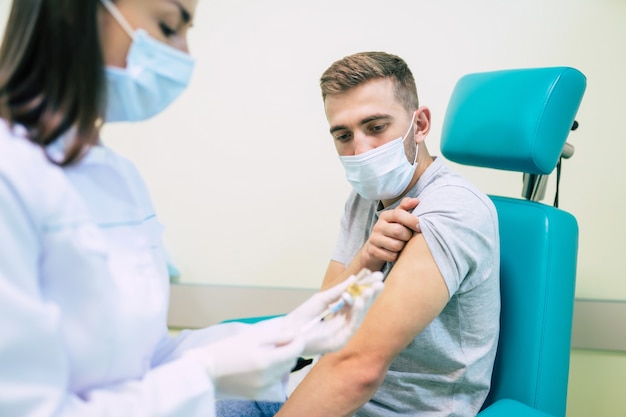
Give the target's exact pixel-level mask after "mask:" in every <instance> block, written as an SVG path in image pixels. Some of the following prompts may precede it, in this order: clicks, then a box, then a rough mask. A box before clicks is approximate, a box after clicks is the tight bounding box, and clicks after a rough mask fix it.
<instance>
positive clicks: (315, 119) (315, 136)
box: [105, 0, 626, 299]
mask: <svg viewBox="0 0 626 417" xmlns="http://www.w3.org/2000/svg"><path fill="white" fill-rule="evenodd" d="M624 22H626V2H624V1H618V0H594V1H591V0H573V1H570V0H568V1H566V0H549V1H545V0H529V1H524V2H512V1H507V2H505V1H501V0H480V1H475V2H467V1H461V0H444V1H438V2H426V1H414V2H406V1H394V0H392V1H388V2H385V5H384V6H383V5H382V3H381V2H379V1H363V0H358V1H357V0H343V1H341V2H338V1H334V0H332V1H331V0H321V1H316V2H293V1H289V0H266V1H263V2H256V1H252V0H239V1H228V2H226V1H222V2H209V1H201V2H200V4H199V8H198V11H197V17H196V25H195V28H194V29H193V33H192V39H191V43H192V48H193V53H194V54H195V56H196V57H197V61H198V62H197V69H196V72H195V75H194V79H193V82H192V86H191V88H190V89H189V91H188V92H187V93H186V95H185V96H184V97H182V98H181V99H180V101H179V102H177V103H176V105H175V106H174V107H172V108H171V109H170V110H169V111H167V112H166V113H165V114H163V115H162V116H160V117H159V118H157V119H155V120H153V121H150V122H148V123H145V124H144V125H137V126H132V127H129V126H119V127H118V126H116V127H115V128H108V129H107V130H106V131H105V139H106V141H107V142H108V143H109V144H111V145H112V146H114V147H116V148H118V149H119V150H120V151H121V152H123V153H126V154H128V155H129V156H130V157H132V158H133V159H135V160H136V161H137V162H138V164H139V166H140V168H141V170H142V171H143V172H144V173H145V175H146V178H147V180H148V182H149V184H150V187H151V189H152V191H153V194H154V199H155V203H156V205H157V208H158V210H159V213H160V215H161V218H162V220H163V222H164V223H165V224H166V226H167V232H166V240H167V243H168V245H169V247H170V250H171V252H172V256H173V258H174V260H175V262H176V263H177V265H178V266H179V268H180V269H181V271H182V280H183V281H184V282H202V283H214V284H222V283H227V284H234V285H262V286H293V287H315V286H317V285H318V283H319V279H320V277H321V275H322V274H323V272H324V270H325V267H326V264H327V261H328V255H329V252H330V250H331V247H332V245H333V242H334V239H335V237H336V230H337V225H338V218H339V216H340V213H341V210H342V207H343V201H344V199H345V196H346V194H347V192H348V185H347V184H346V183H345V180H344V177H343V172H342V169H341V167H340V165H339V162H338V161H337V158H336V156H335V154H334V148H333V145H332V142H331V138H330V135H329V134H328V132H327V125H326V121H325V118H324V114H323V107H322V103H321V99H320V94H319V88H318V78H319V76H320V75H321V73H322V72H323V71H324V70H325V69H326V67H327V66H328V65H330V63H331V62H333V61H334V60H336V59H339V58H341V57H343V56H345V55H347V54H350V53H353V52H357V51H362V50H385V51H388V52H392V53H396V54H398V55H400V56H402V57H404V58H405V59H406V61H407V62H408V63H409V65H410V66H411V68H412V69H413V72H414V75H415V78H416V80H417V83H418V89H419V93H420V99H421V101H422V103H423V104H426V105H428V106H430V107H431V109H432V112H433V119H434V120H433V123H434V129H433V131H432V133H431V136H430V137H429V143H430V149H431V151H434V153H439V133H440V128H441V124H442V120H443V115H444V113H445V108H446V104H447V100H448V98H449V96H450V93H451V91H452V88H453V86H454V84H455V82H456V81H457V80H458V78H459V77H461V76H462V75H464V74H466V73H470V72H476V71H488V70H495V69H504V68H518V67H534V66H552V65H567V66H573V67H576V68H578V69H580V70H581V71H582V72H583V73H585V74H586V75H587V77H588V89H587V92H586V95H585V97H584V99H583V103H582V106H581V109H580V111H579V114H578V117H577V120H578V121H579V122H580V128H579V129H578V130H577V131H576V132H574V133H573V134H572V135H571V136H570V139H569V141H570V143H572V144H573V145H574V146H575V147H576V154H575V156H574V158H572V159H571V160H567V161H565V162H564V168H563V175H562V182H561V184H562V185H561V196H560V203H561V204H560V205H561V207H562V208H564V209H565V210H568V211H570V212H572V213H573V214H574V215H576V217H577V218H578V220H579V223H580V256H579V274H578V294H577V295H578V296H579V297H592V298H611V299H613V298H621V299H626V274H625V273H624V266H623V263H622V260H621V256H622V254H623V253H624V249H626V245H625V244H624V239H623V235H624V234H625V232H626V225H625V223H624V222H623V221H621V219H622V216H621V214H622V213H623V211H624V209H623V206H624V203H625V202H626V201H625V200H626V199H625V195H624V194H625V193H624V190H625V189H626V164H623V163H622V159H623V156H624V155H626V141H625V140H624V139H625V138H624V136H625V134H626V127H625V126H626V125H625V124H624V123H623V121H622V120H623V117H624V114H625V113H626V108H625V106H624V104H623V100H622V97H623V96H625V95H626V77H624V75H623V74H625V73H626V58H625V56H626V54H625V53H624V52H625V50H626V25H625V24H624ZM459 169H461V171H462V172H463V173H465V174H467V175H468V176H469V177H470V178H471V179H472V180H473V181H475V182H476V183H477V184H478V185H479V186H480V187H481V188H483V189H484V190H485V191H487V192H489V193H495V194H504V195H512V196H518V195H519V193H520V190H521V175H516V174H511V173H501V174H499V175H494V173H493V172H491V171H487V170H481V169H478V168H464V167H460V168H459ZM552 177H554V175H553V176H552ZM551 181H552V182H551V184H550V187H549V189H548V192H547V197H546V202H549V201H551V199H552V198H553V195H554V185H553V182H554V179H553V178H552V179H551Z"/></svg>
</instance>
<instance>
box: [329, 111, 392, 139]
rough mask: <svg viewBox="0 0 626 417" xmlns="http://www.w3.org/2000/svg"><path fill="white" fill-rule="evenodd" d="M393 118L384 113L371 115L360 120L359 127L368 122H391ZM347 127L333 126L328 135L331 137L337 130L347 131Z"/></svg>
mask: <svg viewBox="0 0 626 417" xmlns="http://www.w3.org/2000/svg"><path fill="white" fill-rule="evenodd" d="M392 119H393V117H392V116H391V115H390V114H386V113H378V114H372V115H371V116H367V117H366V118H365V119H363V120H361V121H360V122H359V125H361V126H362V125H365V124H367V123H370V122H375V121H378V120H392ZM347 128H348V127H347V126H343V125H337V126H333V127H331V128H330V134H331V135H332V134H333V133H334V132H336V131H338V130H344V129H347Z"/></svg>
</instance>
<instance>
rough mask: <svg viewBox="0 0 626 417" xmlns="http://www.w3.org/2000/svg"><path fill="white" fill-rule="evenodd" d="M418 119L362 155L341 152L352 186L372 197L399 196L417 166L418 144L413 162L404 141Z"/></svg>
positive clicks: (412, 120) (388, 197) (372, 198)
mask: <svg viewBox="0 0 626 417" xmlns="http://www.w3.org/2000/svg"><path fill="white" fill-rule="evenodd" d="M414 120H415V113H413V117H412V118H411V125H410V126H409V130H408V131H407V132H406V134H405V135H404V136H401V137H399V138H398V139H395V140H392V141H391V142H387V143H385V144H384V145H381V146H379V147H377V148H374V149H372V150H371V151H368V152H365V153H362V154H360V155H348V156H339V159H340V161H341V163H342V165H343V168H344V170H345V171H346V178H347V179H348V182H349V183H350V185H352V188H354V190H355V191H356V192H357V193H359V195H361V196H362V197H365V198H367V199H369V200H386V199H390V198H395V197H398V196H399V195H400V194H402V193H403V192H404V191H405V190H406V188H407V187H408V185H409V183H410V182H411V179H412V178H413V173H414V172H415V168H416V167H417V164H416V161H417V147H416V148H415V159H414V160H413V163H411V162H409V161H408V160H407V156H406V152H405V150H404V141H405V140H406V139H407V137H409V133H410V132H411V127H413V122H414Z"/></svg>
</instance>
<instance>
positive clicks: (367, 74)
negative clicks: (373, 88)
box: [320, 52, 419, 112]
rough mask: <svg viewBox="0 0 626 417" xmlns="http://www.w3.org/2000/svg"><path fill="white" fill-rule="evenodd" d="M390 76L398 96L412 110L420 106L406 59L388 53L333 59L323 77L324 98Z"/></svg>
mask: <svg viewBox="0 0 626 417" xmlns="http://www.w3.org/2000/svg"><path fill="white" fill-rule="evenodd" d="M378 78H390V79H391V80H393V82H394V85H395V97H396V98H397V99H398V101H399V102H400V103H402V105H403V106H404V107H405V108H406V109H407V111H409V112H411V111H413V110H415V109H417V108H418V107H419V100H418V98H417V88H416V87H415V80H414V79H413V74H412V73H411V70H410V69H409V67H408V65H407V64H406V62H404V60H403V59H402V58H400V57H398V56H396V55H392V54H388V53H386V52H360V53H357V54H353V55H349V56H347V57H344V58H342V59H340V60H339V61H336V62H334V63H333V64H332V65H331V66H330V67H329V68H328V69H327V70H326V71H325V72H324V74H322V77H321V79H320V86H321V88H322V98H323V99H324V100H326V96H328V95H329V94H338V93H343V92H345V91H348V90H350V89H351V88H354V87H356V86H358V85H361V84H363V83H365V82H367V81H370V80H374V79H378Z"/></svg>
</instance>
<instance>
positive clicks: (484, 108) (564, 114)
mask: <svg viewBox="0 0 626 417" xmlns="http://www.w3.org/2000/svg"><path fill="white" fill-rule="evenodd" d="M586 84H587V81H586V78H585V76H584V75H583V74H582V73H581V72H580V71H578V70H576V69H574V68H569V67H550V68H528V69H513V70H504V71H493V72H483V73H475V74H469V75H465V76H464V77H462V78H461V79H460V80H459V81H458V82H457V84H456V86H455V88H454V90H453V92H452V97H451V98H450V102H449V104H448V108H447V110H446V115H445V119H444V123H443V128H442V137H441V152H442V154H443V155H444V156H445V157H446V158H448V159H449V160H451V161H454V162H458V163H460V164H465V165H473V166H481V167H487V168H496V169H503V170H508V171H518V172H526V173H530V174H549V173H550V172H552V170H553V169H554V167H555V166H556V164H557V162H558V159H559V157H560V156H561V152H562V151H563V147H564V145H565V141H566V139H567V136H568V134H569V132H570V129H571V127H572V124H573V122H574V117H575V116H576V112H577V111H578V107H579V106H580V102H581V100H582V97H583V94H584V92H585V87H586Z"/></svg>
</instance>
